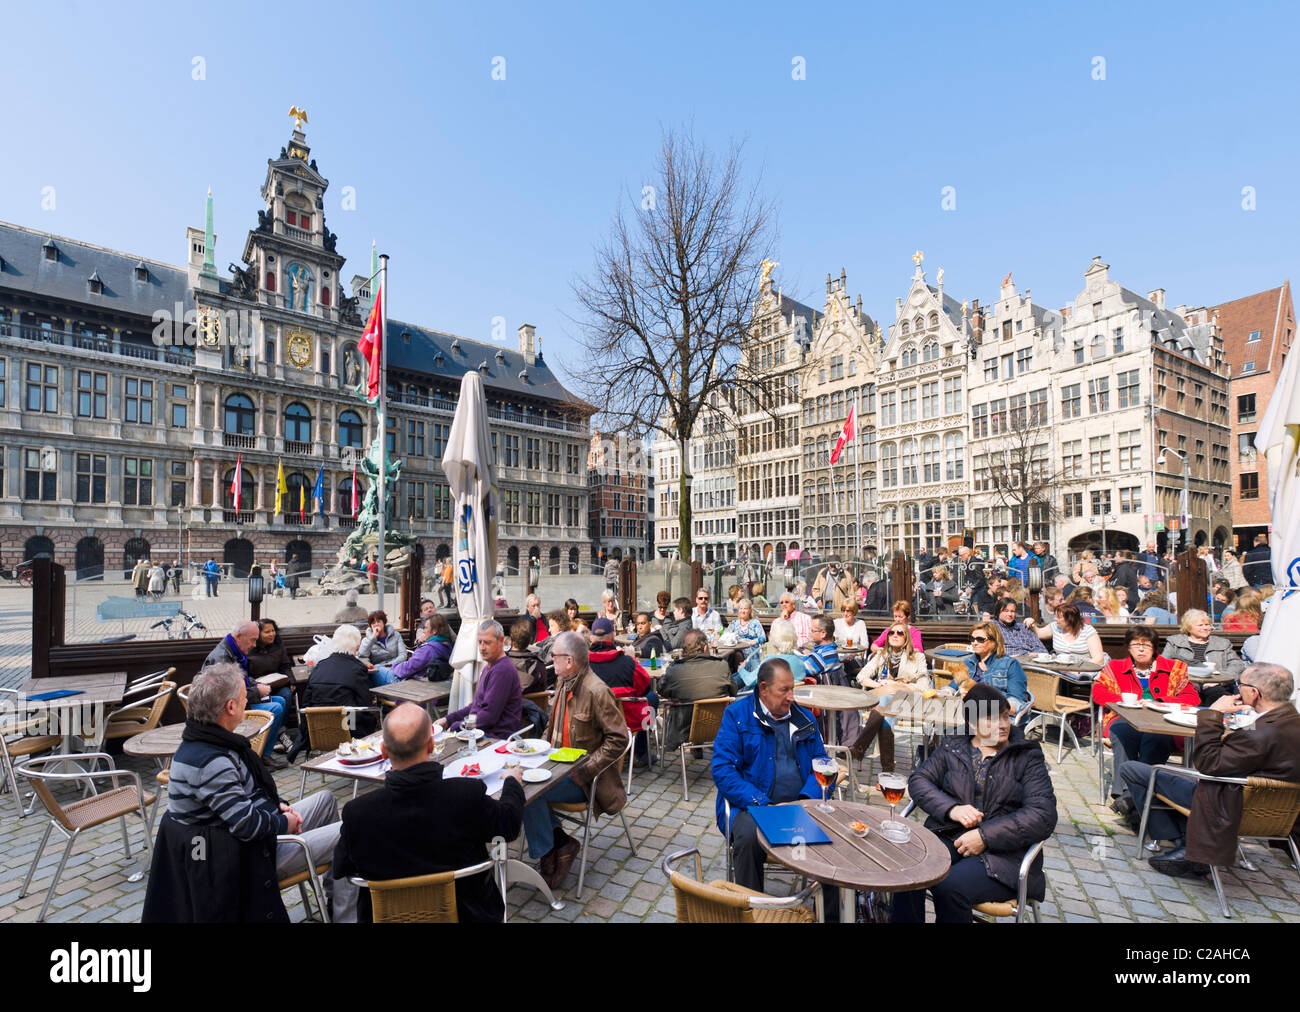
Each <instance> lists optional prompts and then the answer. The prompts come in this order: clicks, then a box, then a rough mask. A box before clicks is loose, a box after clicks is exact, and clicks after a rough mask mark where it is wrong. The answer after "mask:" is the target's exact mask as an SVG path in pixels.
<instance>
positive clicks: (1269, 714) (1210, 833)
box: [1118, 664, 1300, 878]
mask: <svg viewBox="0 0 1300 1012" xmlns="http://www.w3.org/2000/svg"><path fill="white" fill-rule="evenodd" d="M1294 687H1295V686H1294V680H1293V678H1292V676H1291V672H1290V671H1288V670H1287V669H1286V668H1284V667H1282V666H1281V665H1280V664H1252V665H1251V666H1250V667H1248V668H1247V669H1246V670H1245V671H1243V672H1242V673H1241V675H1240V676H1239V677H1238V680H1237V692H1236V694H1235V695H1227V696H1220V697H1219V698H1218V699H1216V700H1215V701H1214V702H1213V703H1211V704H1210V705H1209V707H1208V708H1207V709H1203V710H1200V711H1198V712H1197V715H1196V743H1195V745H1194V746H1193V748H1192V766H1193V767H1194V768H1195V769H1196V770H1197V772H1199V773H1205V774H1207V775H1209V776H1212V777H1252V776H1253V777H1266V778H1268V779H1269V780H1284V781H1287V782H1289V783H1296V782H1297V781H1300V714H1297V713H1296V711H1295V707H1293V706H1292V705H1291V693H1292V691H1293V690H1294ZM1239 710H1253V711H1254V712H1255V713H1257V714H1259V716H1258V717H1257V718H1256V720H1255V722H1254V723H1253V724H1252V725H1251V726H1250V727H1247V728H1243V729H1242V730H1240V731H1225V730H1224V723H1223V717H1224V714H1228V713H1235V712H1237V711H1239ZM1151 769H1152V767H1151V766H1149V765H1147V764H1146V763H1141V762H1127V763H1125V764H1124V765H1123V766H1122V767H1121V768H1120V769H1119V771H1118V776H1119V777H1122V778H1123V780H1124V782H1125V784H1127V785H1128V789H1129V792H1130V793H1131V794H1132V796H1133V803H1134V805H1136V807H1137V810H1138V811H1139V812H1140V811H1141V810H1142V808H1143V805H1144V804H1145V803H1146V794H1147V784H1148V783H1149V782H1150V778H1151ZM1155 789H1156V793H1157V794H1159V795H1160V796H1161V797H1164V798H1168V799H1169V800H1170V801H1172V802H1174V804H1177V805H1181V806H1182V807H1183V808H1188V809H1191V813H1192V814H1191V817H1190V818H1185V817H1184V816H1182V815H1181V814H1180V813H1178V812H1176V811H1173V810H1171V809H1167V808H1164V807H1163V806H1162V807H1157V806H1158V805H1159V802H1158V801H1155V800H1154V799H1153V800H1152V804H1151V815H1150V818H1149V821H1148V823H1147V829H1148V835H1149V836H1150V837H1151V838H1152V839H1154V840H1173V841H1174V842H1175V846H1174V849H1173V850H1171V851H1168V852H1167V853H1164V854H1159V855H1157V856H1155V857H1153V858H1151V859H1150V861H1149V863H1150V865H1151V867H1152V868H1154V869H1155V870H1156V871H1158V872H1162V873H1163V874H1165V875H1174V876H1176V877H1179V878H1203V877H1204V876H1206V875H1208V874H1209V873H1210V866H1211V865H1231V864H1233V862H1234V861H1235V859H1236V855H1237V827H1238V826H1240V825H1241V788H1240V787H1238V786H1237V785H1235V784H1215V783H1199V784H1198V783H1197V782H1196V781H1195V780H1193V779H1191V778H1190V777H1181V776H1178V775H1177V774H1174V773H1165V772H1160V773H1157V774H1156V785H1155ZM1291 832H1292V834H1294V833H1295V829H1294V828H1293V829H1292V831H1291Z"/></svg>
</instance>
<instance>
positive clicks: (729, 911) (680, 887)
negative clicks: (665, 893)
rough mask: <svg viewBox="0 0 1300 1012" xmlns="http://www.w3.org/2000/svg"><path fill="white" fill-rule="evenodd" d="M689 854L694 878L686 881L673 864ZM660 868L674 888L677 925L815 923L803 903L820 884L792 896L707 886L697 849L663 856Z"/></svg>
mask: <svg viewBox="0 0 1300 1012" xmlns="http://www.w3.org/2000/svg"><path fill="white" fill-rule="evenodd" d="M692 854H693V855H694V856H695V877H694V878H689V877H688V876H686V875H683V874H682V873H681V872H679V871H677V870H676V869H675V868H673V865H674V864H676V863H677V862H678V861H681V860H683V859H684V858H687V857H690V856H691V855H692ZM660 868H662V869H663V873H664V875H665V876H667V878H668V881H670V882H671V883H672V885H673V893H674V894H675V895H676V898H677V923H678V924H811V923H812V922H813V921H815V920H816V916H815V915H814V913H813V911H812V910H810V909H809V908H808V907H807V906H805V905H804V904H805V903H806V902H807V901H808V899H809V898H810V897H811V896H812V895H813V894H814V893H815V892H816V891H817V890H818V889H819V888H820V887H821V883H820V882H814V883H812V884H811V885H809V886H808V887H807V888H806V889H804V890H803V891H802V892H800V893H797V894H796V895H794V896H769V895H767V894H766V893H760V892H755V891H753V890H752V889H746V888H745V887H744V886H740V885H736V883H734V882H727V881H717V882H710V883H708V884H707V885H706V884H705V883H704V881H703V879H704V869H703V866H702V865H701V863H700V851H699V848H698V847H691V848H690V849H689V850H679V851H677V853H675V854H669V855H666V856H665V857H664V859H663V861H662V862H660Z"/></svg>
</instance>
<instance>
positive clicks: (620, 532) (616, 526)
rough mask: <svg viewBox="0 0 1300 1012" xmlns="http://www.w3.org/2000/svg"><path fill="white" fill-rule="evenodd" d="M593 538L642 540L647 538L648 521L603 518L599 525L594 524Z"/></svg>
mask: <svg viewBox="0 0 1300 1012" xmlns="http://www.w3.org/2000/svg"><path fill="white" fill-rule="evenodd" d="M592 528H593V529H592V531H591V536H592V537H593V538H595V537H599V538H632V539H633V540H640V539H641V538H644V537H645V536H646V521H644V520H631V519H624V518H623V517H601V518H600V523H599V525H597V524H595V523H593V524H592Z"/></svg>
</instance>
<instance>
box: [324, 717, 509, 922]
mask: <svg viewBox="0 0 1300 1012" xmlns="http://www.w3.org/2000/svg"><path fill="white" fill-rule="evenodd" d="M431 732H432V725H431V724H430V722H429V715H428V713H426V712H425V711H424V709H423V708H422V707H419V706H417V705H416V704H414V703H403V704H402V705H401V706H399V707H397V708H396V709H395V710H393V712H392V713H390V714H389V715H388V718H387V719H386V720H385V721H384V744H383V752H384V755H385V756H387V757H388V760H389V762H390V763H392V769H391V770H390V771H389V773H388V776H387V777H386V778H385V779H384V786H383V788H382V789H380V790H377V791H371V792H370V793H369V794H363V795H361V796H360V797H359V798H354V799H353V800H352V801H350V802H348V804H347V805H346V806H345V807H344V809H343V828H342V830H341V831H340V833H339V842H338V846H337V847H335V849H334V877H335V878H344V877H345V876H349V875H360V876H361V877H362V878H366V879H370V880H382V879H390V878H407V877H409V876H413V875H431V874H434V873H435V872H440V871H452V870H454V869H457V868H464V867H468V866H470V865H475V864H479V863H480V862H482V861H484V860H486V858H487V856H488V855H487V852H486V850H485V847H486V846H487V845H488V844H491V843H492V842H493V841H494V840H498V839H500V840H503V841H507V842H508V841H510V840H514V839H516V838H517V837H518V836H519V830H520V827H521V826H522V825H523V820H524V789H523V786H522V782H523V774H522V771H521V770H519V769H514V770H511V771H510V772H509V773H507V774H505V775H504V779H503V783H502V788H501V800H500V801H497V800H496V799H494V798H492V797H490V796H489V795H488V793H487V788H486V786H485V785H484V783H483V781H482V780H476V779H471V778H468V777H454V778H452V779H449V780H444V779H443V777H442V764H441V763H438V762H435V761H433V760H432V759H431V758H430V756H431V755H432V754H433V735H432V733H431ZM456 913H457V916H458V917H459V919H460V920H461V921H468V922H479V923H487V922H492V921H498V922H499V921H501V920H502V918H503V917H504V915H505V903H504V902H503V901H502V898H501V892H500V890H499V889H498V888H497V885H496V882H495V881H493V877H492V874H491V872H490V871H489V872H484V873H483V874H481V875H474V876H471V877H469V878H463V879H460V880H459V881H458V882H457V883H456ZM369 916H370V897H369V894H368V893H367V894H365V895H364V896H363V897H362V903H361V918H360V919H362V920H368V919H369Z"/></svg>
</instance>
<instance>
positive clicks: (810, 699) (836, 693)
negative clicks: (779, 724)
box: [794, 685, 880, 745]
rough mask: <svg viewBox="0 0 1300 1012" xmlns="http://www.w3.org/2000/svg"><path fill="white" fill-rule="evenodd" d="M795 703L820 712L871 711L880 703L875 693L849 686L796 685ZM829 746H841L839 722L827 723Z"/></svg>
mask: <svg viewBox="0 0 1300 1012" xmlns="http://www.w3.org/2000/svg"><path fill="white" fill-rule="evenodd" d="M794 701H795V702H796V703H805V704H807V705H808V706H813V707H816V708H817V709H818V710H836V711H838V710H869V709H871V707H873V706H875V705H876V704H877V703H879V702H880V698H879V697H878V696H877V695H876V694H875V693H874V692H864V691H863V690H862V689H857V688H854V687H852V686H849V685H796V686H795V687H794ZM827 729H828V731H829V733H828V734H827V736H826V737H827V742H826V744H828V745H838V744H839V737H840V732H839V721H838V720H830V721H827Z"/></svg>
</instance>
